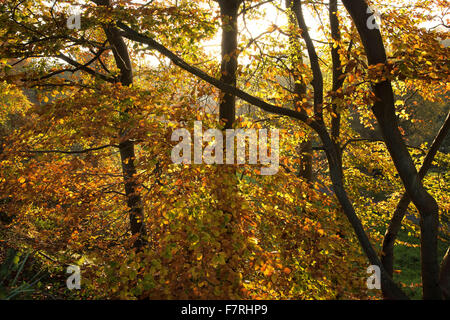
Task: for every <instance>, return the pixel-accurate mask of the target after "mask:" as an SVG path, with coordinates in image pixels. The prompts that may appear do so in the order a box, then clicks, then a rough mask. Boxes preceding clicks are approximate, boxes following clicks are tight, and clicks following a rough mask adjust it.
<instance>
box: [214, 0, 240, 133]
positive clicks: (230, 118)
mask: <svg viewBox="0 0 450 320" xmlns="http://www.w3.org/2000/svg"><path fill="white" fill-rule="evenodd" d="M241 2H242V0H221V1H219V5H220V12H221V15H222V64H221V68H220V71H221V76H220V80H221V81H223V82H224V83H226V84H228V85H231V86H234V87H235V86H236V72H237V65H238V62H237V58H238V41H237V38H238V25H237V19H238V10H239V6H240V4H241ZM222 95H223V96H222V98H221V99H220V105H219V117H220V120H221V121H224V122H225V129H231V128H232V127H233V123H234V120H235V115H236V97H235V96H234V95H232V94H229V93H225V92H222Z"/></svg>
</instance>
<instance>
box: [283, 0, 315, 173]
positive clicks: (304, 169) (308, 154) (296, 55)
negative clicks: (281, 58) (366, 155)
mask: <svg viewBox="0 0 450 320" xmlns="http://www.w3.org/2000/svg"><path fill="white" fill-rule="evenodd" d="M292 5H293V4H292V0H286V9H287V10H288V21H289V26H290V27H291V28H293V27H295V26H296V20H295V14H294V12H293V9H292ZM289 46H290V52H291V55H290V58H291V68H292V72H291V73H292V75H293V80H294V93H295V98H294V108H297V107H298V106H300V105H301V104H302V100H303V98H304V97H305V95H306V83H305V81H304V78H303V75H302V74H301V73H300V71H299V70H298V66H300V65H302V64H303V52H302V48H301V45H300V42H299V41H298V38H297V35H296V34H294V32H290V33H289ZM300 112H302V113H303V114H304V115H305V116H307V113H306V110H304V109H301V110H300ZM312 152H313V150H312V142H311V137H309V136H308V137H307V138H306V140H305V141H303V142H302V143H300V144H299V146H298V154H299V157H300V164H299V169H298V172H297V176H299V177H301V178H303V179H305V180H306V181H308V182H311V181H312V179H313V176H312V165H313V158H312Z"/></svg>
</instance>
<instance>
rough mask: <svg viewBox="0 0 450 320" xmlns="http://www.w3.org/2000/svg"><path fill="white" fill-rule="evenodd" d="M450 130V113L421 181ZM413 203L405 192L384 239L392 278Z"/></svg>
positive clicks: (385, 261) (385, 263)
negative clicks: (398, 240) (397, 248)
mask: <svg viewBox="0 0 450 320" xmlns="http://www.w3.org/2000/svg"><path fill="white" fill-rule="evenodd" d="M449 129H450V112H449V113H448V115H447V118H446V119H445V121H444V124H443V125H442V127H441V129H440V130H439V133H438V134H437V136H436V138H435V139H434V141H433V143H432V144H431V147H430V149H429V150H428V153H427V155H426V156H425V159H424V161H423V164H422V167H421V168H420V170H419V173H418V176H419V178H420V179H423V177H424V176H425V175H426V173H427V171H428V169H429V168H430V167H431V163H432V162H433V159H434V157H435V155H436V153H437V151H438V150H439V147H440V146H441V144H442V142H443V141H444V139H445V137H446V136H447V134H448V131H449ZM410 202H411V198H410V197H409V196H408V193H407V192H405V193H404V194H403V195H402V197H401V199H400V201H399V202H398V204H397V207H396V208H395V211H394V214H393V216H392V219H391V221H390V223H389V226H388V229H387V230H386V233H385V235H384V239H383V252H382V255H381V262H382V263H383V266H384V268H385V269H386V271H387V272H388V273H389V275H390V276H391V277H392V275H393V271H394V243H395V239H396V238H397V234H398V232H399V231H400V228H401V224H402V220H403V218H404V216H405V214H406V211H407V209H408V205H409V203H410Z"/></svg>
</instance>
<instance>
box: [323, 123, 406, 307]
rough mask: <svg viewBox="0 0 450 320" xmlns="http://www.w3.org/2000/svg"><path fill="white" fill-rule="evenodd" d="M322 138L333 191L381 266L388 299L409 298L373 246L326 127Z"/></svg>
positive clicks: (363, 244)
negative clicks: (345, 184) (358, 213)
mask: <svg viewBox="0 0 450 320" xmlns="http://www.w3.org/2000/svg"><path fill="white" fill-rule="evenodd" d="M317 133H318V134H319V136H320V138H321V140H322V143H323V145H324V148H325V153H326V156H327V159H328V166H329V170H330V177H331V181H332V185H333V191H334V193H335V194H336V197H337V199H338V201H339V203H340V205H341V207H342V209H343V211H344V214H345V215H346V217H347V219H348V221H349V222H350V224H351V226H352V227H353V230H354V231H355V234H356V237H357V238H358V241H359V243H360V245H361V247H362V249H363V251H364V253H365V254H366V256H367V258H368V259H369V262H370V263H371V264H372V265H376V266H379V267H380V271H381V279H380V280H381V286H382V287H384V288H386V295H387V297H388V299H392V300H407V299H408V297H407V296H406V295H405V294H404V292H403V291H402V290H401V289H400V288H399V287H398V286H397V285H396V284H395V282H394V281H393V280H392V278H391V277H390V276H389V274H388V273H387V272H386V270H385V269H384V267H383V265H382V263H381V261H380V259H379V257H378V255H377V253H376V251H375V249H374V248H373V246H372V244H371V242H370V239H369V238H368V236H367V234H366V232H365V230H364V227H363V225H362V223H361V220H360V219H359V218H358V216H357V214H356V212H355V209H354V207H353V204H352V202H351V201H350V199H349V197H348V194H347V191H346V190H345V186H344V174H343V170H342V159H341V152H340V150H339V149H338V147H337V146H336V144H335V143H334V142H333V141H332V140H331V138H330V136H329V135H328V133H327V131H326V129H325V128H323V129H322V130H319V131H318V132H317Z"/></svg>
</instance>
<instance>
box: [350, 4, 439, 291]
mask: <svg viewBox="0 0 450 320" xmlns="http://www.w3.org/2000/svg"><path fill="white" fill-rule="evenodd" d="M343 3H344V6H345V7H346V9H347V11H348V12H349V14H350V15H351V17H352V19H353V21H354V23H355V25H356V28H357V29H358V32H359V35H360V37H361V40H362V43H363V45H364V49H365V51H366V54H367V59H368V62H369V65H377V64H380V63H382V64H384V63H386V62H387V59H386V52H385V49H384V44H383V40H382V38H381V33H380V31H379V30H378V29H376V28H375V29H372V30H371V29H369V28H368V27H367V21H368V19H369V18H370V13H367V11H368V10H367V9H368V5H367V3H366V2H365V1H364V0H343ZM373 90H374V93H375V96H376V98H377V101H376V102H375V103H374V105H373V107H372V111H373V113H374V114H375V117H376V118H377V121H378V125H379V127H380V129H381V132H382V135H383V140H384V141H385V143H386V146H387V149H388V151H389V153H390V155H391V157H392V160H393V162H394V165H395V167H396V169H397V171H398V173H399V175H400V178H401V180H402V182H403V185H404V186H405V189H406V191H407V193H408V195H409V196H410V197H411V199H412V201H413V203H414V205H415V206H416V207H417V209H418V211H419V213H420V229H421V265H422V283H423V297H424V299H442V293H441V289H440V287H439V281H438V280H439V279H438V278H439V265H438V257H437V236H438V225H439V216H438V215H439V208H438V205H437V203H436V201H435V199H434V198H433V197H432V196H431V195H430V194H429V193H428V192H427V191H426V190H425V188H424V187H423V185H422V183H421V182H420V179H419V177H418V174H417V170H416V168H415V166H414V162H413V161H412V158H411V155H410V154H409V152H408V149H407V148H406V145H405V142H404V141H403V137H402V135H401V133H400V130H399V128H398V123H397V117H396V115H395V106H394V94H393V91H392V86H391V83H390V81H387V80H386V81H382V82H378V83H376V84H375V85H374V86H373Z"/></svg>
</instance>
